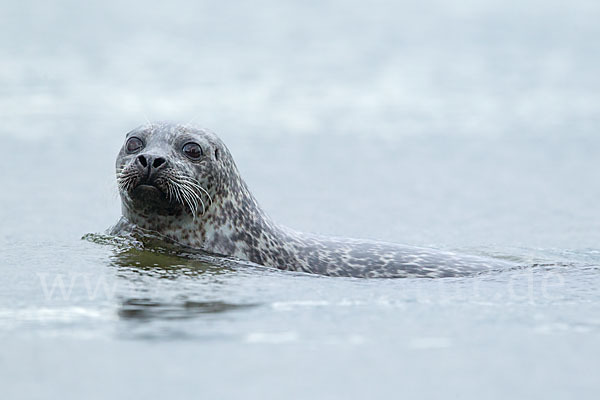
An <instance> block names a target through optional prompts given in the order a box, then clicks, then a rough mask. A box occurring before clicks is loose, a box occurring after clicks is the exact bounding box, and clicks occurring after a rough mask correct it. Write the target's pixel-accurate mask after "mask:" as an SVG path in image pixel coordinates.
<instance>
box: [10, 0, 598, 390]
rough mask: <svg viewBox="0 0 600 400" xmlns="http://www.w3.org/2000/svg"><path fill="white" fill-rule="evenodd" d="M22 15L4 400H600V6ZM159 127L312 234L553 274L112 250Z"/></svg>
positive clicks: (245, 5) (57, 6) (352, 4)
mask: <svg viewBox="0 0 600 400" xmlns="http://www.w3.org/2000/svg"><path fill="white" fill-rule="evenodd" d="M0 9H1V11H0V26H2V31H3V34H2V35H0V57H2V68H0V116H1V117H2V119H1V121H2V124H1V125H0V141H1V145H0V149H1V150H2V151H1V156H2V175H0V176H1V178H2V179H1V180H2V184H1V189H0V190H1V191H0V268H1V270H2V273H1V274H0V288H1V289H0V338H1V342H2V345H1V346H0V386H1V387H2V395H1V397H2V398H3V399H21V398H27V399H29V398H63V399H71V398H72V399H80V398H89V399H95V398H97V399H106V398H142V397H144V398H206V399H215V398H252V399H253V398H261V399H264V398H273V399H281V398H285V399H305V398H314V399H333V398H344V399H353V398H356V399H358V398H409V399H410V398H432V399H433V398H444V397H447V398H461V399H463V398H465V399H481V398H497V399H505V398H509V397H510V398H527V399H534V398H544V399H548V398H565V399H566V398H579V399H584V398H586V399H587V398H589V399H592V398H596V397H597V394H598V393H599V391H600V381H599V379H598V371H599V370H600V361H599V360H600V295H599V292H598V288H599V287H600V246H599V245H598V243H600V208H599V206H598V199H599V198H600V180H599V179H598V177H599V174H598V171H600V158H599V157H598V154H600V135H599V133H598V129H599V126H600V124H599V123H600V113H599V112H598V110H599V106H600V75H599V74H598V71H599V70H600V51H599V50H600V49H599V48H598V47H599V43H600V40H599V39H600V25H599V24H598V23H597V22H598V20H600V6H599V5H598V3H597V2H594V1H585V0H576V1H571V2H568V3H563V2H555V1H537V0H528V1H520V2H511V1H508V2H507V1H474V0H473V1H454V2H448V1H441V0H429V1H423V2H418V3H413V2H404V1H399V2H397V1H396V2H393V1H374V2H357V1H320V2H313V1H307V2H302V3H300V2H283V1H273V0H260V1H253V2H192V1H183V0H181V1H174V2H169V3H156V4H148V3H147V2H133V1H125V2H116V1H105V2H102V3H95V4H88V3H83V2H78V1H56V2H46V1H44V2H42V1H23V2H8V1H5V2H2V4H1V7H0ZM147 118H148V119H152V120H157V119H169V120H178V121H183V122H187V121H191V120H194V121H195V123H198V124H201V125H204V126H206V127H208V128H210V129H212V130H214V131H216V132H217V133H218V134H219V135H220V136H221V137H222V139H223V140H224V141H225V143H226V144H227V145H228V146H229V148H230V150H231V152H232V153H233V155H234V157H235V159H236V162H237V164H238V167H239V169H240V171H241V173H242V175H243V176H244V178H245V179H246V181H247V183H248V185H249V187H250V188H251V189H252V190H253V192H254V194H255V196H256V197H257V198H258V200H259V201H260V203H261V204H262V206H263V207H264V208H265V209H266V210H267V212H268V213H269V214H270V215H271V216H272V217H273V218H274V219H275V220H277V221H279V222H281V223H283V224H285V225H289V226H291V227H293V228H296V229H298V230H303V231H309V232H315V233H321V234H331V235H336V236H349V237H363V238H369V239H377V240H385V241H391V242H398V243H404V244H408V245H415V246H426V247H434V248H438V249H445V250H452V251H458V252H463V253H468V254H475V255H483V256H491V257H498V258H501V259H507V260H511V261H515V262H517V263H519V264H523V265H531V267H529V268H523V269H516V270H510V271H499V272H494V273H490V274H485V275H482V276H477V277H466V278H449V279H397V280H385V279H384V280H365V279H349V278H328V277H320V276H312V275H308V274H301V273H291V272H283V271H276V270H271V269H267V268H260V267H255V266H243V265H235V264H234V265H232V264H228V263H214V262H208V263H207V262H206V260H204V261H203V260H198V259H193V258H189V257H181V256H178V255H177V254H172V253H170V252H169V251H166V250H161V249H160V248H145V249H140V248H138V247H136V246H134V245H132V243H131V242H127V241H123V240H119V239H116V238H111V237H107V236H104V235H103V232H104V231H105V230H106V229H107V228H108V227H109V226H111V225H112V224H114V223H116V222H117V220H118V218H119V216H120V202H119V199H118V194H117V190H116V184H115V182H114V158H115V157H116V154H117V152H118V150H119V148H120V146H121V144H122V140H123V139H124V137H125V133H126V132H127V131H128V130H130V129H132V128H134V127H135V126H137V125H139V124H142V123H144V122H145V121H146V119H147ZM88 234H91V236H90V235H88ZM86 235H87V236H86ZM84 236H86V239H82V237H84ZM534 265H535V266H534Z"/></svg>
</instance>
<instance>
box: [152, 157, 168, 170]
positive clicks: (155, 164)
mask: <svg viewBox="0 0 600 400" xmlns="http://www.w3.org/2000/svg"><path fill="white" fill-rule="evenodd" d="M166 162H167V160H165V159H164V158H162V157H156V158H155V159H154V162H153V163H152V166H153V167H154V168H158V167H160V166H161V165H163V164H164V163H166Z"/></svg>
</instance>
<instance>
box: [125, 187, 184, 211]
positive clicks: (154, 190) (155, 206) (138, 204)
mask: <svg viewBox="0 0 600 400" xmlns="http://www.w3.org/2000/svg"><path fill="white" fill-rule="evenodd" d="M129 195H130V197H131V201H132V204H131V206H132V208H134V209H136V210H138V211H141V212H143V213H145V214H160V215H174V214H178V213H180V212H181V211H182V209H183V207H182V205H181V204H179V203H177V202H173V201H170V200H169V198H168V196H167V195H166V194H165V192H164V191H162V190H161V189H160V188H159V187H157V186H155V185H152V184H141V185H138V186H136V187H135V188H134V189H133V190H132V191H131V192H130V193H129Z"/></svg>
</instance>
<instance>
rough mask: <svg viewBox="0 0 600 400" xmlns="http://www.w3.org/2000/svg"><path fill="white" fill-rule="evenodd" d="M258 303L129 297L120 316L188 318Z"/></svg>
mask: <svg viewBox="0 0 600 400" xmlns="http://www.w3.org/2000/svg"><path fill="white" fill-rule="evenodd" d="M254 306H256V304H229V303H225V302H223V301H184V302H180V303H160V302H157V301H153V300H151V299H127V300H125V301H124V302H123V304H122V305H121V309H120V310H119V313H118V314H119V317H121V318H123V319H126V320H138V321H144V320H152V319H169V320H171V319H188V318H194V317H198V316H202V315H204V314H218V313H223V312H226V311H233V310H240V309H245V308H251V307H254Z"/></svg>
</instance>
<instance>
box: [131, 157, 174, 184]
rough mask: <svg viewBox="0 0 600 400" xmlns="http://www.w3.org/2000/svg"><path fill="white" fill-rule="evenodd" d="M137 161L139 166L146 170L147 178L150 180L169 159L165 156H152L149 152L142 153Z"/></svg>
mask: <svg viewBox="0 0 600 400" xmlns="http://www.w3.org/2000/svg"><path fill="white" fill-rule="evenodd" d="M135 162H136V163H137V165H138V168H140V169H141V170H142V171H144V172H146V178H147V179H148V180H149V179H151V178H152V177H153V175H154V174H156V173H157V172H158V171H159V170H161V169H163V168H164V167H165V166H166V165H167V160H165V159H164V158H163V157H157V156H152V155H149V154H140V155H139V156H138V157H137V158H136V160H135Z"/></svg>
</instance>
